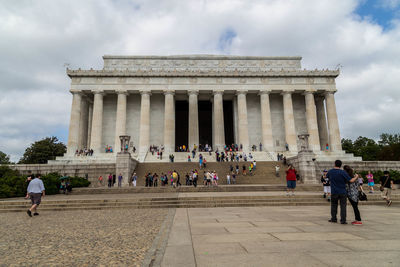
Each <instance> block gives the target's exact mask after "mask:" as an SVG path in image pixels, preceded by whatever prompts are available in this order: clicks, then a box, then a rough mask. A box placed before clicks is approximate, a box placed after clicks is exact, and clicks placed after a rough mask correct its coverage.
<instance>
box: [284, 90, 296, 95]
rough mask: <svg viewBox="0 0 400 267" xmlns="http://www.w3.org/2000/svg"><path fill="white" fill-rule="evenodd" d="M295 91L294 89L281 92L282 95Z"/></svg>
mask: <svg viewBox="0 0 400 267" xmlns="http://www.w3.org/2000/svg"><path fill="white" fill-rule="evenodd" d="M293 93H294V90H285V91H282V92H281V95H292V94H293Z"/></svg>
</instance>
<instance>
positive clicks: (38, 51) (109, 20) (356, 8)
mask: <svg viewBox="0 0 400 267" xmlns="http://www.w3.org/2000/svg"><path fill="white" fill-rule="evenodd" d="M0 36H1V37H0V151H3V152H5V153H7V154H9V155H11V158H12V160H14V161H17V160H18V159H19V158H20V157H21V155H22V154H23V152H24V150H25V148H26V147H27V146H29V145H30V144H31V143H32V142H34V141H36V140H39V139H41V138H43V137H46V136H53V135H54V136H57V137H59V139H60V140H61V141H63V142H67V136H68V123H69V114H70V106H71V100H72V97H71V95H70V93H69V92H68V90H69V83H70V80H69V78H68V77H67V75H66V74H65V65H64V64H65V63H68V64H70V68H79V67H81V68H83V69H84V68H91V67H93V68H102V58H101V57H102V55H104V54H118V55H173V54H226V55H252V56H256V55H259V56H295V55H296V56H297V55H300V56H302V57H303V67H305V68H307V69H315V68H330V69H334V68H335V67H336V66H338V64H340V66H342V67H341V75H340V76H339V78H338V79H337V88H338V90H339V91H338V93H337V94H336V104H337V109H338V115H339V120H340V127H341V133H342V137H346V138H352V139H354V138H356V137H357V136H359V135H362V136H368V137H371V138H378V137H379V134H380V133H382V132H388V133H399V132H400V105H399V102H400V0H381V1H379V0H377V1H372V0H335V1H332V0H296V1H294V0H227V1H219V0H210V1H201V0H185V1H183V0H176V1H174V0H171V1H168V0H164V1H161V0H160V1H156V0H139V1H133V0H109V1H107V0H85V1H83V0H82V1H79V2H78V1H71V0H66V1H61V0H58V1H54V0H48V1H45V0H36V1H33V0H30V1H28V0H26V1H24V0H18V1H12V0H8V1H7V0H0Z"/></svg>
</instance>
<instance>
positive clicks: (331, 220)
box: [328, 219, 337, 223]
mask: <svg viewBox="0 0 400 267" xmlns="http://www.w3.org/2000/svg"><path fill="white" fill-rule="evenodd" d="M328 222H331V223H337V220H333V219H330V220H329V221H328Z"/></svg>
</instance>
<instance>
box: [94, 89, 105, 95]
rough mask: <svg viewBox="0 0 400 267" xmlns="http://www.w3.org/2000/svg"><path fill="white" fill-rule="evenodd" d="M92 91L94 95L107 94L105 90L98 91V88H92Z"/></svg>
mask: <svg viewBox="0 0 400 267" xmlns="http://www.w3.org/2000/svg"><path fill="white" fill-rule="evenodd" d="M92 93H93V94H94V95H105V94H106V93H105V92H104V91H97V90H92Z"/></svg>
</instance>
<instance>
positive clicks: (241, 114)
mask: <svg viewBox="0 0 400 267" xmlns="http://www.w3.org/2000/svg"><path fill="white" fill-rule="evenodd" d="M246 94H247V91H237V105H238V135H239V138H238V139H239V144H238V145H239V146H240V145H242V146H243V151H245V152H248V151H249V148H250V147H249V129H248V128H249V123H248V121H247V100H246Z"/></svg>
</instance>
